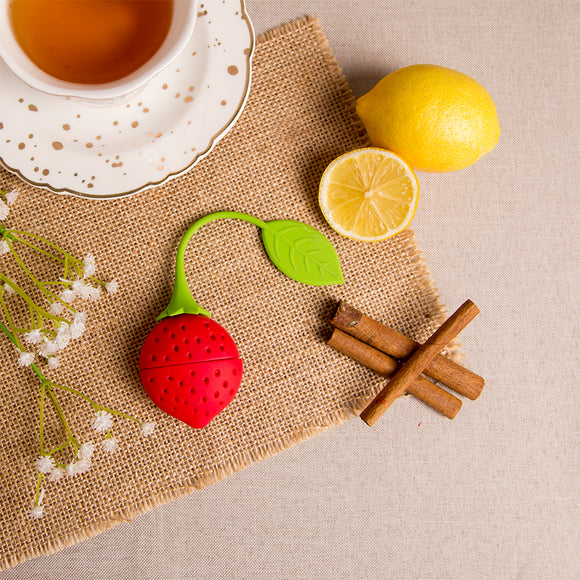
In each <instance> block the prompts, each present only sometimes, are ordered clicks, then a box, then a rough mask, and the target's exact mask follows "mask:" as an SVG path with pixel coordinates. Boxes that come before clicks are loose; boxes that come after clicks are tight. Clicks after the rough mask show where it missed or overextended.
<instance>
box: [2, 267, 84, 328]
mask: <svg viewBox="0 0 580 580" xmlns="http://www.w3.org/2000/svg"><path fill="white" fill-rule="evenodd" d="M0 281H2V282H5V283H6V284H8V286H10V288H12V290H14V292H16V293H17V294H18V295H19V296H20V298H22V300H24V301H25V302H26V304H28V306H29V307H30V308H32V309H33V310H34V311H35V312H36V313H37V314H39V315H40V316H43V317H44V318H49V319H50V320H53V321H54V322H58V323H59V324H60V323H62V322H66V323H68V321H67V320H66V319H65V318H62V317H61V316H56V315H55V314H51V313H50V312H48V311H47V310H45V309H44V308H41V307H40V306H37V305H36V304H35V303H34V302H33V301H32V299H31V298H30V296H28V294H26V292H24V290H22V288H20V286H18V284H16V283H14V282H12V280H10V278H8V277H7V276H5V275H4V274H1V273H0ZM56 300H57V301H58V302H60V303H61V304H63V305H64V306H65V307H66V308H68V309H69V311H70V312H72V313H73V314H76V310H75V309H74V308H72V306H70V304H67V303H66V302H65V301H64V300H61V299H60V298H59V297H58V296H56Z"/></svg>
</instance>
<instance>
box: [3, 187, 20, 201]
mask: <svg viewBox="0 0 580 580" xmlns="http://www.w3.org/2000/svg"><path fill="white" fill-rule="evenodd" d="M17 197H18V192H17V191H16V190H15V189H13V190H12V191H9V192H8V193H7V194H6V196H5V199H6V203H7V204H8V205H14V202H15V201H16V198H17Z"/></svg>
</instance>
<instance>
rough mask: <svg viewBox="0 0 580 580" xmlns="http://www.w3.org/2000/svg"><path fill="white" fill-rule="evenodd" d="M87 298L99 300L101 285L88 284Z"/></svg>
mask: <svg viewBox="0 0 580 580" xmlns="http://www.w3.org/2000/svg"><path fill="white" fill-rule="evenodd" d="M85 296H86V298H85V300H98V299H99V297H100V296H101V287H100V286H96V287H95V286H91V285H90V284H87V286H86V289H85Z"/></svg>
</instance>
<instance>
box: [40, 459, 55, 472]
mask: <svg viewBox="0 0 580 580" xmlns="http://www.w3.org/2000/svg"><path fill="white" fill-rule="evenodd" d="M36 469H38V471H40V473H45V474H48V473H50V472H51V471H52V470H53V469H54V459H53V458H52V457H51V456H50V455H41V456H40V457H39V458H38V459H37V460H36Z"/></svg>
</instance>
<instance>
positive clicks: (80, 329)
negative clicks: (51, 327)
mask: <svg viewBox="0 0 580 580" xmlns="http://www.w3.org/2000/svg"><path fill="white" fill-rule="evenodd" d="M85 330H86V329H85V323H84V322H76V321H73V323H72V324H71V325H70V326H69V336H70V337H71V338H80V337H81V336H82V335H83V333H84V332H85Z"/></svg>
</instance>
